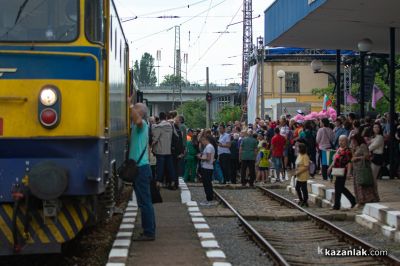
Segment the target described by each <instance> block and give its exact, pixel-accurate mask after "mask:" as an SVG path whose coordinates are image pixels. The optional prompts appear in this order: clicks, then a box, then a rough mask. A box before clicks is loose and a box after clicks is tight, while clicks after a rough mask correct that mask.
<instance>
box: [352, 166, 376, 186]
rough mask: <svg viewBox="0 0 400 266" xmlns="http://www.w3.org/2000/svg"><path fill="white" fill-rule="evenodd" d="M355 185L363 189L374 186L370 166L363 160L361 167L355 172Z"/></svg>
mask: <svg viewBox="0 0 400 266" xmlns="http://www.w3.org/2000/svg"><path fill="white" fill-rule="evenodd" d="M356 183H357V184H358V185H360V186H363V187H369V186H372V185H373V184H374V177H373V175H372V169H371V166H370V164H369V163H367V162H366V161H365V160H363V163H362V165H361V166H360V167H359V168H358V169H357V170H356Z"/></svg>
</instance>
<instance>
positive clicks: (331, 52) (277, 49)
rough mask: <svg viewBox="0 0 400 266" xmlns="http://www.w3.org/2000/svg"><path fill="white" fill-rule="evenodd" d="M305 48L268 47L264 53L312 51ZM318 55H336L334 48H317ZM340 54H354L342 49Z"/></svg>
mask: <svg viewBox="0 0 400 266" xmlns="http://www.w3.org/2000/svg"><path fill="white" fill-rule="evenodd" d="M308 50H309V49H305V48H295V47H269V48H266V49H265V54H266V55H294V54H306V55H309V54H312V51H308ZM315 54H318V55H336V50H325V49H322V50H321V49H318V53H315ZM341 54H342V55H354V54H355V53H354V51H349V50H343V51H341Z"/></svg>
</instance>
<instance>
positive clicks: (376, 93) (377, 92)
mask: <svg viewBox="0 0 400 266" xmlns="http://www.w3.org/2000/svg"><path fill="white" fill-rule="evenodd" d="M383 96H384V94H383V91H381V89H379V87H378V86H376V85H375V84H374V87H373V88H372V102H371V105H372V108H373V109H376V103H377V102H378V101H379V100H380V99H382V97H383Z"/></svg>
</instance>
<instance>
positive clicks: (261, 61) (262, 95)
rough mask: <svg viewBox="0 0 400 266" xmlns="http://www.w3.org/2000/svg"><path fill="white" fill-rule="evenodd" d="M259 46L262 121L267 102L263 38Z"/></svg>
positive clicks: (259, 38) (258, 39)
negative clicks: (265, 98) (265, 99)
mask: <svg viewBox="0 0 400 266" xmlns="http://www.w3.org/2000/svg"><path fill="white" fill-rule="evenodd" d="M257 44H258V51H259V53H260V55H259V58H260V60H258V61H259V63H260V72H261V73H260V96H261V107H260V108H261V112H260V113H261V119H262V120H264V119H265V101H264V54H265V49H264V40H263V37H261V36H260V37H258V38H257Z"/></svg>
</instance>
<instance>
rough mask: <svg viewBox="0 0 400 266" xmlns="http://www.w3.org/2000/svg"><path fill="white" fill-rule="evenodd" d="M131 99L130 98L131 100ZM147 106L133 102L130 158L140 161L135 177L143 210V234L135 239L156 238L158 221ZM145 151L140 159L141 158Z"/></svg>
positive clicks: (136, 190)
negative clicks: (154, 201) (153, 197)
mask: <svg viewBox="0 0 400 266" xmlns="http://www.w3.org/2000/svg"><path fill="white" fill-rule="evenodd" d="M130 100H131V99H129V102H130ZM146 115H147V107H146V105H144V104H142V103H137V104H135V105H132V104H131V119H132V134H131V142H130V147H129V158H130V159H133V160H135V161H136V162H137V163H138V169H139V172H138V175H137V176H136V179H135V186H134V188H135V193H136V198H137V202H138V206H139V209H140V212H141V218H142V227H143V234H142V235H140V236H139V237H138V238H136V239H134V240H135V241H153V240H155V234H156V232H155V230H156V222H155V216H154V208H153V203H152V200H151V192H150V181H151V179H152V175H151V168H150V163H149V152H148V144H149V126H148V124H147V122H146V120H145V117H146ZM143 152H144V154H143V156H142V158H141V160H140V161H138V160H139V158H140V156H141V154H142V153H143Z"/></svg>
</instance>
